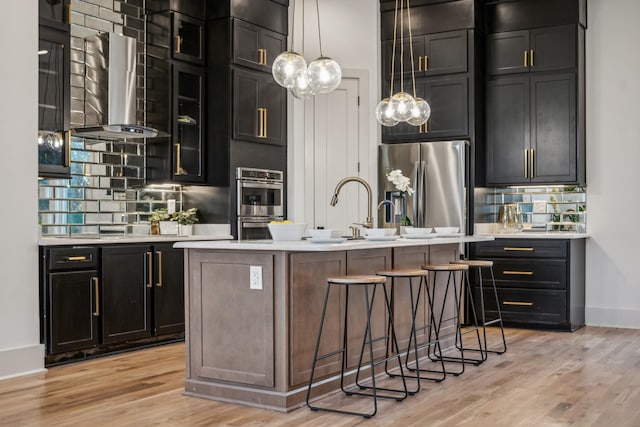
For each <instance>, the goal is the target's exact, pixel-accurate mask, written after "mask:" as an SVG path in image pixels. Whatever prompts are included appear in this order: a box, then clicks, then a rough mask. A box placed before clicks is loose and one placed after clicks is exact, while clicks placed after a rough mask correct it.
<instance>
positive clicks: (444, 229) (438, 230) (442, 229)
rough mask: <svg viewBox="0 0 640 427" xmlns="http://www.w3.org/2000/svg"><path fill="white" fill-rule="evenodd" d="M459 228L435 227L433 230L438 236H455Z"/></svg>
mask: <svg viewBox="0 0 640 427" xmlns="http://www.w3.org/2000/svg"><path fill="white" fill-rule="evenodd" d="M459 229H460V228H459V227H433V230H434V231H435V232H436V233H438V234H453V233H457V232H458V230H459Z"/></svg>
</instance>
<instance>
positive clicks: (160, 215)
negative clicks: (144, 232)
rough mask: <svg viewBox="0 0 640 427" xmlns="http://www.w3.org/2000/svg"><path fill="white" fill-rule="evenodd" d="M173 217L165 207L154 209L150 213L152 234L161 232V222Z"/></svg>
mask: <svg viewBox="0 0 640 427" xmlns="http://www.w3.org/2000/svg"><path fill="white" fill-rule="evenodd" d="M170 219H171V215H169V212H168V211H167V209H165V208H158V209H154V210H153V212H151V215H149V222H150V223H151V234H161V228H162V227H160V222H161V221H165V222H168V221H169V220H170Z"/></svg>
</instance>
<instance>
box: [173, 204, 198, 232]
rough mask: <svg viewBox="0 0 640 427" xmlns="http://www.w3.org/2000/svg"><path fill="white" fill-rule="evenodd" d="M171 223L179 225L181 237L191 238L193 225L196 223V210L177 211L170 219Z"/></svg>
mask: <svg viewBox="0 0 640 427" xmlns="http://www.w3.org/2000/svg"><path fill="white" fill-rule="evenodd" d="M171 220H172V221H176V222H177V223H178V224H179V233H178V234H180V235H181V236H191V235H192V234H193V224H195V223H196V222H198V221H199V220H198V208H189V209H187V210H186V211H178V212H176V213H174V214H173V216H172V217H171Z"/></svg>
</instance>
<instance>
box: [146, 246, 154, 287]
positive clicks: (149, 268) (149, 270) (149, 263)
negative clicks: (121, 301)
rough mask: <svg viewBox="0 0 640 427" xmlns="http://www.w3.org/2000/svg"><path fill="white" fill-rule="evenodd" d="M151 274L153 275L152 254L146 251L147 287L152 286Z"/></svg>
mask: <svg viewBox="0 0 640 427" xmlns="http://www.w3.org/2000/svg"><path fill="white" fill-rule="evenodd" d="M151 276H153V254H152V253H151V252H147V288H152V287H153V283H152V281H151V279H152V278H151Z"/></svg>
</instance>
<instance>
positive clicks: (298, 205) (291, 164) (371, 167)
mask: <svg viewBox="0 0 640 427" xmlns="http://www.w3.org/2000/svg"><path fill="white" fill-rule="evenodd" d="M342 78H343V79H356V80H357V81H358V93H359V96H360V104H359V105H360V108H359V109H358V118H359V120H358V121H359V128H358V147H359V148H358V150H359V153H358V158H359V161H360V173H359V176H360V177H361V178H363V179H365V180H366V181H367V182H369V184H371V187H372V189H373V194H374V196H375V195H376V194H377V182H376V181H375V180H376V179H377V178H376V177H377V175H376V171H375V168H376V157H375V156H376V153H375V151H376V150H375V148H376V146H377V139H375V138H374V139H373V140H372V139H371V138H370V134H371V130H370V129H371V120H370V117H371V114H372V113H371V106H370V103H369V99H370V87H369V71H368V70H365V69H352V68H343V69H342ZM288 106H289V108H288V112H289V116H288V123H289V128H288V138H287V141H288V150H287V152H288V156H287V170H288V175H287V189H288V191H287V211H288V212H287V217H288V218H289V219H291V220H294V221H299V222H302V221H306V222H307V223H308V224H309V227H313V223H312V221H313V220H314V216H315V213H314V212H307V206H306V205H307V203H306V197H305V194H306V192H307V191H310V190H311V191H312V190H313V169H314V156H313V149H314V121H315V109H314V105H313V100H306V101H303V100H299V99H297V98H295V97H293V95H291V94H289V95H288ZM372 156H373V157H372ZM363 194H364V193H363ZM364 196H365V197H366V195H364ZM327 203H328V202H327ZM375 216H376V215H375V212H374V217H375Z"/></svg>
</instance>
